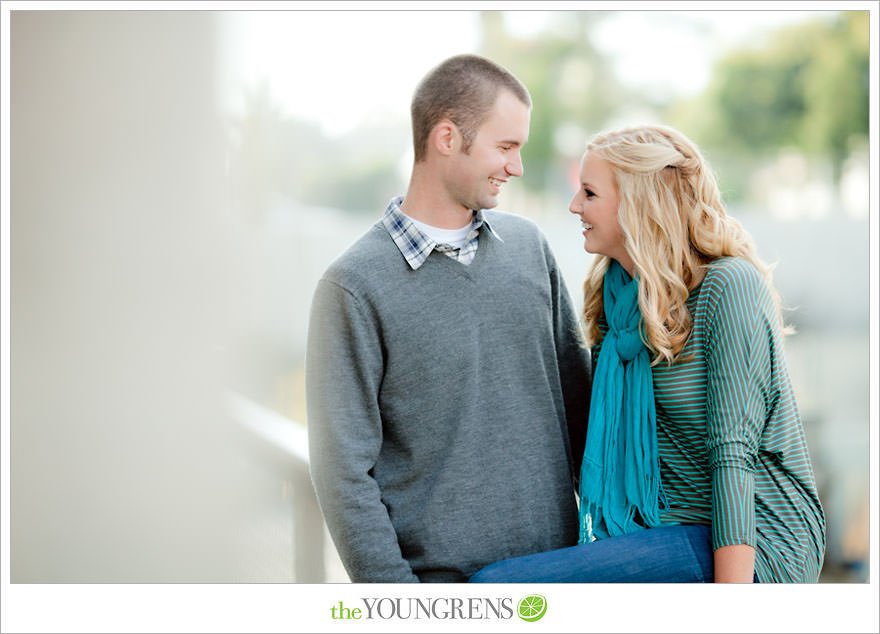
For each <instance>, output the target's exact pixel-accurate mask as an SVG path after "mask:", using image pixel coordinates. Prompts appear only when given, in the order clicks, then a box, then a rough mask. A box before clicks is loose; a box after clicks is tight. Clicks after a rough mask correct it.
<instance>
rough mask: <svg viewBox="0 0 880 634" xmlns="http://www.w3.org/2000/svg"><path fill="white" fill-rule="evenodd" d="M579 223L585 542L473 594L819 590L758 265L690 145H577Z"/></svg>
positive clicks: (777, 340) (807, 487)
mask: <svg viewBox="0 0 880 634" xmlns="http://www.w3.org/2000/svg"><path fill="white" fill-rule="evenodd" d="M570 211H571V213H573V214H575V215H576V216H579V217H580V219H581V223H582V228H583V234H584V249H585V250H586V251H588V252H589V253H593V254H596V255H597V256H598V257H596V258H595V259H594V262H593V266H592V268H591V270H590V272H589V274H588V277H587V280H586V282H585V284H584V317H585V321H586V328H587V339H588V343H589V344H590V345H591V346H592V351H593V358H594V362H595V363H596V365H595V376H594V382H593V392H592V402H591V406H590V419H589V425H588V428H587V444H586V450H585V452H584V459H583V463H582V466H581V472H580V485H579V486H580V490H579V492H580V514H581V527H580V528H581V539H580V544H579V545H577V546H573V547H571V548H566V549H563V550H557V551H552V552H548V553H540V554H535V555H529V556H526V557H519V558H515V559H509V560H506V561H502V562H498V563H495V564H492V565H490V566H488V567H486V568H484V569H483V570H481V571H480V572H478V573H477V574H476V575H474V577H472V578H471V581H477V582H499V581H518V582H526V581H528V582H562V581H571V582H627V581H630V582H712V581H715V582H752V581H760V582H774V581H779V582H783V581H786V582H815V581H816V580H817V578H818V575H819V571H820V570H821V567H822V561H823V557H824V552H825V517H824V513H823V511H822V506H821V504H820V502H819V498H818V495H817V493H816V486H815V478H814V476H813V471H812V466H811V463H810V457H809V454H808V451H807V446H806V442H805V438H804V430H803V426H802V424H801V421H800V418H799V415H798V411H797V406H796V403H795V398H794V394H793V391H792V387H791V383H790V380H789V377H788V371H787V369H786V366H785V359H784V356H783V348H782V344H783V339H782V337H783V330H784V329H783V324H782V319H781V311H780V304H779V298H778V295H777V293H776V291H775V290H774V288H773V284H772V280H771V271H770V267H768V266H767V265H765V264H764V263H763V262H762V261H761V260H760V259H759V258H758V256H757V254H756V251H755V245H754V242H753V240H752V238H751V237H750V236H749V235H748V234H747V233H746V232H745V231H744V230H743V228H742V227H741V226H740V225H739V223H737V222H736V221H735V220H734V219H732V218H730V217H729V216H727V215H726V213H725V211H724V208H723V206H722V204H721V197H720V194H719V191H718V186H717V184H716V182H715V179H714V177H713V175H712V173H711V172H710V168H709V166H708V165H707V164H706V162H705V161H704V159H703V157H702V156H701V154H700V152H699V150H698V149H697V148H696V146H695V145H694V144H693V143H692V142H691V141H690V140H688V139H687V138H686V137H685V136H684V135H682V134H681V133H679V132H677V131H675V130H672V129H670V128H667V127H662V126H644V127H636V128H628V129H624V130H620V131H614V132H608V133H604V134H600V135H598V136H597V137H595V138H594V139H593V140H592V142H591V143H590V144H589V145H588V147H587V151H586V153H585V154H584V158H583V161H582V164H581V189H580V191H579V192H578V193H577V195H576V196H575V197H574V200H572V203H571V207H570Z"/></svg>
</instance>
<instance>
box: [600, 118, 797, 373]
mask: <svg viewBox="0 0 880 634" xmlns="http://www.w3.org/2000/svg"><path fill="white" fill-rule="evenodd" d="M587 152H589V153H591V154H594V155H597V156H599V157H601V158H602V159H604V160H605V161H606V162H607V163H608V165H609V166H610V167H611V170H612V172H613V174H614V179H615V183H616V185H617V193H618V199H619V202H620V204H619V207H618V218H619V220H620V225H621V228H622V229H623V233H624V235H625V240H624V248H625V249H626V252H627V253H628V254H629V256H630V257H631V258H632V261H633V263H634V264H635V274H637V275H638V276H639V278H640V281H639V308H640V309H641V313H642V326H641V328H642V338H643V339H644V340H645V343H646V344H647V345H648V346H649V348H650V349H651V350H652V351H653V352H654V355H655V356H654V361H653V364H657V363H659V362H660V361H661V360H666V361H667V362H668V363H670V364H671V363H673V362H675V361H676V360H678V359H679V358H680V355H681V352H682V350H683V348H684V346H685V344H686V343H687V340H688V337H690V334H691V330H692V323H691V316H690V314H689V312H688V309H687V305H686V301H687V298H688V294H689V293H690V292H691V291H692V290H693V289H694V288H696V287H697V286H698V285H699V284H700V282H701V281H702V280H703V277H704V276H705V272H706V269H707V268H708V267H709V266H710V265H711V263H712V262H713V261H714V260H716V259H717V258H720V257H724V256H736V257H741V258H745V259H746V260H748V261H749V262H751V263H752V264H754V265H755V267H756V268H757V269H758V271H760V272H761V273H762V274H763V275H764V277H765V278H766V280H767V283H768V285H769V287H770V292H771V294H772V296H773V300H774V302H775V303H776V310H777V315H778V317H779V324H780V326H782V325H783V324H782V313H781V304H780V299H779V294H778V293H777V291H776V290H775V288H774V286H773V277H772V270H773V266H771V265H768V264H765V263H764V262H763V261H762V260H761V259H760V258H759V257H758V254H757V250H756V248H755V243H754V240H753V239H752V237H751V236H750V235H749V234H748V233H747V232H746V231H745V229H743V227H742V226H741V225H740V223H739V222H737V221H736V220H735V219H734V218H731V217H730V216H728V215H727V213H726V212H725V210H724V206H723V205H722V204H721V194H720V192H719V190H718V185H717V183H716V181H715V177H714V175H713V174H712V171H711V169H710V167H709V165H708V163H707V162H706V161H705V160H704V159H703V156H702V155H701V154H700V151H699V150H698V149H697V146H696V145H695V144H694V143H693V142H692V141H690V140H689V139H688V138H687V137H685V136H684V135H683V134H682V133H681V132H678V131H677V130H674V129H672V128H669V127H666V126H659V125H648V126H638V127H630V128H624V129H621V130H615V131H611V132H604V133H600V134H598V135H597V136H595V137H594V138H593V139H592V141H590V143H589V144H588V146H587ZM608 265H609V258H608V257H607V256H604V255H599V256H597V257H596V258H595V259H594V261H593V265H592V267H591V268H590V271H589V273H588V274H587V279H586V281H585V282H584V318H585V322H586V327H587V333H586V335H587V340H588V342H589V343H590V344H591V345H593V344H596V343H598V342H599V340H600V339H601V334H600V331H599V319H600V317H601V316H602V314H603V300H602V293H603V291H602V282H603V278H604V275H605V271H606V270H607V269H608ZM786 331H788V332H790V330H788V329H785V328H783V332H786Z"/></svg>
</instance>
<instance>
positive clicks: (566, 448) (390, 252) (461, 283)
mask: <svg viewBox="0 0 880 634" xmlns="http://www.w3.org/2000/svg"><path fill="white" fill-rule="evenodd" d="M483 213H484V217H485V220H486V222H487V223H489V224H490V226H491V228H492V229H493V230H494V231H495V232H497V234H498V236H495V235H492V231H488V230H486V228H485V227H484V228H483V230H481V231H480V237H479V248H478V250H477V254H476V258H475V259H474V261H473V262H472V263H471V264H470V265H468V266H465V265H463V264H460V263H458V262H456V261H454V260H453V259H452V258H449V257H447V256H445V255H443V254H442V253H439V252H436V251H435V252H433V253H431V255H430V256H429V258H428V260H427V261H426V262H425V263H424V264H423V265H422V266H421V267H420V268H419V269H418V270H412V269H411V268H410V267H409V265H408V264H407V263H406V261H405V259H404V257H403V255H402V254H401V253H400V251H399V249H398V248H397V246H396V245H395V244H394V242H393V241H392V239H391V237H390V236H389V234H388V231H387V230H386V229H385V227H384V226H383V224H382V223H381V221H380V222H378V223H376V225H374V226H373V227H372V229H370V230H369V231H368V232H367V233H366V234H365V235H364V236H363V237H362V238H361V239H360V240H358V241H357V242H356V243H355V244H354V245H353V246H352V247H350V248H349V249H348V250H347V251H346V252H345V253H344V254H343V255H342V256H340V257H339V258H338V259H337V260H336V261H335V262H334V263H333V264H332V265H331V266H330V267H329V269H328V270H327V272H326V273H325V274H324V276H323V278H322V279H321V281H320V282H319V283H318V287H317V290H316V292H315V296H314V300H313V303H312V309H311V317H310V324H309V341H308V351H307V356H306V386H307V404H308V430H309V444H310V447H309V449H310V462H311V475H312V480H313V483H314V486H315V490H316V492H317V495H318V500H319V502H320V505H321V509H322V512H323V514H324V517H325V520H326V522H327V526H328V528H329V530H330V534H331V536H332V537H333V540H334V542H335V544H336V547H337V549H338V551H339V554H340V556H341V558H342V561H343V563H344V565H345V567H346V570H347V571H348V573H349V575H350V577H351V579H352V581H354V582H415V581H448V582H463V581H466V580H467V578H468V577H469V576H470V575H471V574H473V573H474V572H476V571H477V570H478V569H480V568H481V567H483V566H484V565H487V564H489V563H492V562H494V561H497V560H500V559H505V558H508V557H514V556H519V555H525V554H529V553H535V552H539V551H545V550H550V549H555V548H562V547H565V546H571V545H574V544H575V542H576V540H577V529H578V519H577V509H576V504H575V497H574V487H573V480H574V477H575V475H576V473H577V469H578V468H579V465H580V461H581V457H582V453H583V439H584V436H585V433H586V417H587V411H588V406H589V403H588V400H589V388H590V385H589V381H590V379H589V370H588V367H589V362H588V352H586V351H585V350H584V349H583V347H582V345H581V339H580V334H579V333H580V330H579V326H578V322H577V318H576V316H575V314H574V311H573V310H572V307H571V300H570V298H569V296H568V293H567V291H566V289H565V286H564V283H563V281H562V277H561V275H560V272H559V270H558V268H557V266H556V263H555V260H554V258H553V255H552V253H551V252H550V248H549V246H548V244H547V242H546V240H545V238H544V236H543V235H542V234H541V233H540V232H539V230H538V229H537V227H536V226H535V225H534V223H532V222H531V221H529V220H526V219H524V218H521V217H519V216H514V215H511V214H505V213H501V212H492V211H484V212H483ZM499 237H500V240H499Z"/></svg>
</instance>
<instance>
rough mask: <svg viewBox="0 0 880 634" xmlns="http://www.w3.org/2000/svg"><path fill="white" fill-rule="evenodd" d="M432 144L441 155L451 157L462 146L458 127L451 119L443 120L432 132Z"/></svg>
mask: <svg viewBox="0 0 880 634" xmlns="http://www.w3.org/2000/svg"><path fill="white" fill-rule="evenodd" d="M431 144H432V145H433V146H434V148H435V149H436V150H437V151H438V152H439V153H440V154H442V155H444V156H449V155H451V154H452V153H453V152H455V151H456V150H457V149H459V145H461V135H460V134H459V132H458V127H456V125H455V124H454V123H452V121H450V120H449V119H443V120H442V121H440V122H439V123H438V124H437V125H435V126H434V129H433V130H431Z"/></svg>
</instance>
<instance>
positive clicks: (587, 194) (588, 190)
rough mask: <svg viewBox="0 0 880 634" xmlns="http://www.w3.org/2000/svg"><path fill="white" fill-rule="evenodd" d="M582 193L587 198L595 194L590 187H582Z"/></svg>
mask: <svg viewBox="0 0 880 634" xmlns="http://www.w3.org/2000/svg"><path fill="white" fill-rule="evenodd" d="M584 195H586V197H587V198H593V197H594V196H595V195H596V194H594V193H593V191H592V190H591V189H584Z"/></svg>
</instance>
